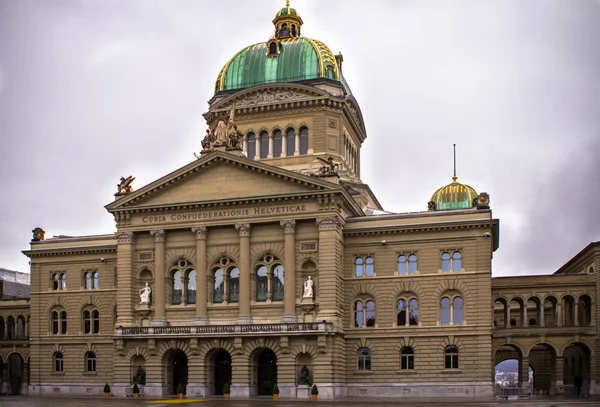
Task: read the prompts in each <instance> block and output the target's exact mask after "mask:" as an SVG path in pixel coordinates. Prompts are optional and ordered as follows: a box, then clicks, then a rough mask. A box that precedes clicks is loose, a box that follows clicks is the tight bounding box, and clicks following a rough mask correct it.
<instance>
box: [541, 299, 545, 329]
mask: <svg viewBox="0 0 600 407" xmlns="http://www.w3.org/2000/svg"><path fill="white" fill-rule="evenodd" d="M545 319H546V314H545V312H544V301H543V300H542V302H541V305H540V327H542V328H544V327H545V326H546V321H545Z"/></svg>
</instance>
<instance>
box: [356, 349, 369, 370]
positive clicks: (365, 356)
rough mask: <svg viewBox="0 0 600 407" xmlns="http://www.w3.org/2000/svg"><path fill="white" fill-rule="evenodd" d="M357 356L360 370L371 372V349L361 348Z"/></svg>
mask: <svg viewBox="0 0 600 407" xmlns="http://www.w3.org/2000/svg"><path fill="white" fill-rule="evenodd" d="M357 356H358V370H371V351H370V350H369V348H359V349H358V352H357Z"/></svg>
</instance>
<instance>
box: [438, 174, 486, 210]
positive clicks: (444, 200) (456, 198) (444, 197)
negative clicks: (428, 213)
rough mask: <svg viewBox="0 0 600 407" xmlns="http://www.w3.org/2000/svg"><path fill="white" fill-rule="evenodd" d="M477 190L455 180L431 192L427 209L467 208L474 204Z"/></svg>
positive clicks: (454, 178)
mask: <svg viewBox="0 0 600 407" xmlns="http://www.w3.org/2000/svg"><path fill="white" fill-rule="evenodd" d="M476 198H477V192H476V191H475V189H473V188H472V187H470V186H468V185H466V184H461V183H458V182H456V177H453V180H452V183H450V184H448V185H446V186H443V187H441V188H440V189H438V190H437V191H435V192H434V193H433V195H432V196H431V200H430V201H429V210H437V211H443V210H450V209H469V208H472V207H473V206H475V205H474V201H475V199H476Z"/></svg>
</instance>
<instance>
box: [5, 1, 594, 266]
mask: <svg viewBox="0 0 600 407" xmlns="http://www.w3.org/2000/svg"><path fill="white" fill-rule="evenodd" d="M284 4H285V1H283V0H260V1H241V0H240V1H237V0H236V1H234V0H219V1H205V0H203V1H196V0H177V1H171V0H169V1H167V0H162V1H157V0H138V1H133V0H128V1H124V0H104V1H98V0H95V1H92V0H70V1H67V0H52V1H48V0H38V1H33V0H2V1H0V135H1V141H2V144H1V148H0V171H1V183H2V184H1V191H2V194H1V197H0V267H5V268H10V269H15V270H19V271H28V265H27V260H28V259H27V258H26V257H25V256H24V255H22V254H21V250H24V249H27V248H28V243H29V241H30V239H31V230H32V229H33V228H34V227H36V226H41V227H42V228H44V229H45V230H46V232H47V234H46V237H51V236H53V235H59V234H64V235H84V234H99V233H111V232H113V231H115V227H114V221H113V218H112V217H111V216H110V215H109V214H108V213H107V212H106V211H105V209H104V205H105V204H107V203H109V202H111V201H112V200H113V194H114V193H115V192H116V184H117V183H118V180H119V177H121V176H127V175H134V176H136V177H137V180H136V181H135V183H134V187H135V188H136V189H139V188H140V187H142V186H143V185H145V184H147V183H149V182H151V181H153V180H155V179H157V178H159V177H161V176H163V175H165V174H167V173H168V172H171V171H173V170H175V169H177V168H179V167H181V166H183V165H185V164H187V163H189V162H190V161H192V160H194V159H195V158H194V156H193V152H194V151H198V150H200V139H201V137H202V135H203V134H204V132H205V129H206V124H205V122H204V120H203V118H202V116H201V114H202V113H203V112H205V111H206V110H207V109H208V104H207V103H206V101H208V100H209V99H210V98H211V96H212V95H213V90H214V81H215V79H216V76H217V74H218V73H219V70H220V69H221V68H222V66H223V65H224V64H225V63H226V62H227V60H228V59H229V58H230V57H231V56H233V55H234V53H236V52H237V51H238V50H239V49H241V48H243V47H244V46H246V45H250V44H252V43H256V42H260V41H265V40H267V39H268V38H269V37H270V35H271V34H272V31H273V26H272V23H271V20H272V19H273V17H274V16H275V13H276V11H277V10H278V9H279V8H280V7H282V6H283V5H284ZM292 6H294V7H296V8H297V9H298V11H299V13H300V15H301V16H302V18H303V20H304V26H303V28H302V32H303V35H305V36H307V37H311V38H316V39H319V40H321V41H323V42H325V43H326V44H327V45H328V46H329V47H330V48H331V50H332V51H333V52H334V53H337V52H338V51H341V52H342V53H343V55H344V66H343V70H344V75H345V77H346V80H347V81H348V83H349V85H350V87H351V88H352V90H353V93H354V94H355V96H356V98H357V99H358V102H359V103H360V106H361V108H362V111H363V114H364V118H365V122H366V126H367V132H368V138H367V141H366V142H365V144H364V146H363V149H362V165H363V167H362V177H363V181H364V182H366V183H368V184H369V185H370V186H371V188H372V189H373V191H374V192H375V194H376V195H377V196H378V198H379V200H380V202H381V203H382V204H383V206H384V208H385V209H386V210H390V211H395V212H408V211H420V210H426V209H427V202H428V201H429V198H430V196H431V194H432V193H433V192H434V191H435V190H436V189H437V188H438V187H440V186H442V185H444V184H446V183H449V182H450V181H451V176H452V144H453V143H456V144H457V157H458V177H459V182H464V183H467V184H469V185H471V186H473V187H474V188H475V189H476V190H477V191H478V192H481V191H486V192H488V193H489V194H490V201H491V207H492V209H493V214H494V217H497V218H499V219H500V225H501V226H500V231H501V233H500V249H499V250H498V251H497V252H496V253H495V255H494V264H493V268H494V275H495V276H500V275H517V274H533V273H551V272H553V271H555V270H556V269H557V268H558V267H560V266H561V265H562V264H563V263H564V262H566V261H567V260H568V259H570V258H571V257H572V256H573V255H575V254H576V253H577V252H578V251H579V250H580V249H581V248H583V247H584V246H585V245H587V244H588V243H589V242H590V241H596V240H600V215H599V210H598V209H599V202H600V200H599V198H600V24H599V23H598V22H599V21H600V1H597V0H569V1H566V0H496V1H491V0H488V1H483V0H471V1H466V0H465V1H459V0H455V1H442V0H431V1H426V0H412V1H408V0H407V1H401V0H393V1H392V0H387V1H383V0H381V1H379V0H378V1H365V0H363V1H354V0H344V1H329V0H319V1H317V0H292Z"/></svg>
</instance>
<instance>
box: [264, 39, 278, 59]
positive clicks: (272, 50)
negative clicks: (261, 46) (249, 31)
mask: <svg viewBox="0 0 600 407" xmlns="http://www.w3.org/2000/svg"><path fill="white" fill-rule="evenodd" d="M267 46H268V49H269V51H268V53H267V56H277V55H279V46H278V44H277V41H275V40H271V41H269V42H268V43H267Z"/></svg>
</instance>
